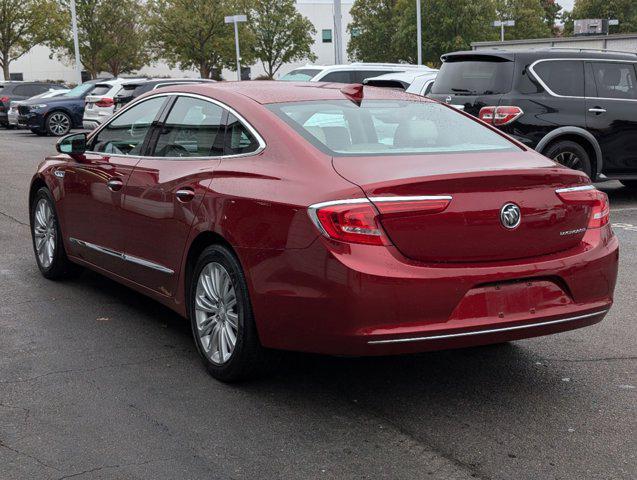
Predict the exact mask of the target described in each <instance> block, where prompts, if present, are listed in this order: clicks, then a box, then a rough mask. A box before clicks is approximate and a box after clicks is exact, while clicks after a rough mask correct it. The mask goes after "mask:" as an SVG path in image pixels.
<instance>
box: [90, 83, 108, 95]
mask: <svg viewBox="0 0 637 480" xmlns="http://www.w3.org/2000/svg"><path fill="white" fill-rule="evenodd" d="M111 88H113V87H111V85H106V84H99V83H98V84H97V85H95V89H94V90H93V91H92V92H91V95H106V94H107V93H108V92H109V90H110V89H111Z"/></svg>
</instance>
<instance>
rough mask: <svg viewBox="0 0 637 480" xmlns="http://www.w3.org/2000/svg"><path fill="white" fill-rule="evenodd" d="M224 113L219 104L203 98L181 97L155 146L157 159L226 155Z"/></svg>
mask: <svg viewBox="0 0 637 480" xmlns="http://www.w3.org/2000/svg"><path fill="white" fill-rule="evenodd" d="M223 113H224V110H223V108H221V107H220V106H219V105H216V104H214V103H212V102H207V101H205V100H201V99H199V98H191V97H179V98H177V101H176V102H175V105H174V106H173V107H172V109H171V111H170V114H169V115H168V118H167V119H166V122H165V123H164V126H163V128H162V129H161V134H160V135H159V138H158V140H157V145H156V147H155V154H154V156H156V157H215V156H219V155H223V136H224V126H223Z"/></svg>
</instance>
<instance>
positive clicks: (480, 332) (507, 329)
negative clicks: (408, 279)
mask: <svg viewBox="0 0 637 480" xmlns="http://www.w3.org/2000/svg"><path fill="white" fill-rule="evenodd" d="M609 310H610V309H608V308H607V309H606V310H600V311H599V312H593V313H586V314H584V315H577V316H575V317H568V318H560V319H558V320H548V321H546V322H537V323H528V324H526V325H515V326H513V327H502V328H491V329H489V330H478V331H473V332H461V333H449V334H446V335H432V336H429V337H408V338H391V339H388V340H370V341H369V342H367V344H368V345H382V344H387V343H409V342H424V341H427V340H445V339H450V338H461V337H471V336H474V335H484V334H488V333H501V332H510V331H514V330H523V329H525V328H535V327H545V326H550V325H557V324H560V323H566V322H574V321H576V320H583V319H585V318H589V317H595V316H597V315H604V314H606V313H608V311H609Z"/></svg>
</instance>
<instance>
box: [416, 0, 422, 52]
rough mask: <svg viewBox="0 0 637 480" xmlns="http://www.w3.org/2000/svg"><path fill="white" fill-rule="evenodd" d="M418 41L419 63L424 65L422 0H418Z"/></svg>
mask: <svg viewBox="0 0 637 480" xmlns="http://www.w3.org/2000/svg"><path fill="white" fill-rule="evenodd" d="M416 41H417V42H418V65H422V15H421V13H420V0H416Z"/></svg>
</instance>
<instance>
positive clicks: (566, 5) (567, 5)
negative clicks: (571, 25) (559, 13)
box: [557, 0, 575, 10]
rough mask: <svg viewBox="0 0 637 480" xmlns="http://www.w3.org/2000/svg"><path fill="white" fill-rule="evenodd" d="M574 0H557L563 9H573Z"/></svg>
mask: <svg viewBox="0 0 637 480" xmlns="http://www.w3.org/2000/svg"><path fill="white" fill-rule="evenodd" d="M574 2H575V0H557V3H559V4H560V5H561V6H562V8H563V9H564V10H573V3H574Z"/></svg>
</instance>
